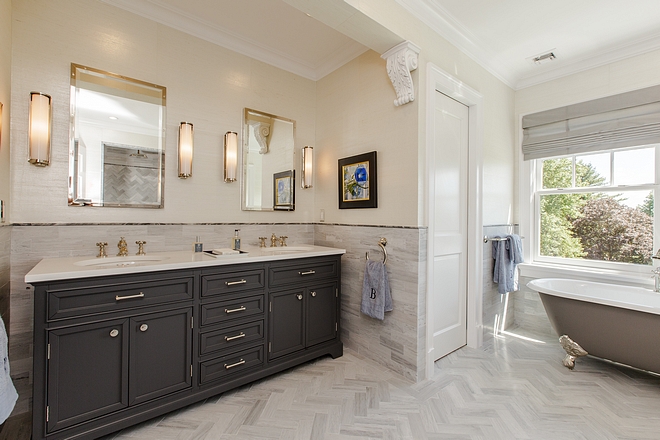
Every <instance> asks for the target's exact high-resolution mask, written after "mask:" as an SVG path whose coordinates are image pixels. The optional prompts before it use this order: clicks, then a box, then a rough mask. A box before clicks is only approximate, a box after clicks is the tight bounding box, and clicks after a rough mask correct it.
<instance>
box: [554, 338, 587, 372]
mask: <svg viewBox="0 0 660 440" xmlns="http://www.w3.org/2000/svg"><path fill="white" fill-rule="evenodd" d="M559 343H560V344H561V346H562V347H563V348H564V350H565V351H566V357H565V358H564V361H563V362H562V363H563V364H564V366H565V367H566V368H568V369H569V370H572V369H573V368H575V360H576V359H577V358H578V357H580V356H586V355H588V354H589V353H587V351H586V350H585V349H584V348H582V347H580V345H579V344H578V343H577V342H575V341H574V340H572V339H571V338H569V337H568V335H562V336H561V337H560V338H559Z"/></svg>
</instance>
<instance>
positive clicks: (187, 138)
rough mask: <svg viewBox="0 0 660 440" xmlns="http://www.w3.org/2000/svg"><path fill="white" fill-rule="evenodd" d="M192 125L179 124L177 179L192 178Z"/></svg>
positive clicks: (186, 123)
mask: <svg viewBox="0 0 660 440" xmlns="http://www.w3.org/2000/svg"><path fill="white" fill-rule="evenodd" d="M192 160H193V125H192V124H191V123H190V122H182V123H181V124H179V177H180V178H182V179H187V178H188V177H190V176H192Z"/></svg>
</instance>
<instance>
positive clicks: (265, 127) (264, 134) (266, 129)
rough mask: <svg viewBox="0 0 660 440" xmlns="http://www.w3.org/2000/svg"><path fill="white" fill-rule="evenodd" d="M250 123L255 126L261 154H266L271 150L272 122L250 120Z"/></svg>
mask: <svg viewBox="0 0 660 440" xmlns="http://www.w3.org/2000/svg"><path fill="white" fill-rule="evenodd" d="M248 124H249V125H251V126H252V127H253V128H254V138H255V139H256V140H257V143H258V144H259V154H266V153H268V151H269V148H268V147H269V145H268V144H269V143H270V142H269V141H268V140H269V139H270V138H269V137H268V136H270V124H269V123H267V122H261V121H254V120H252V119H250V120H248Z"/></svg>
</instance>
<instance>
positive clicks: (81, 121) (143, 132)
mask: <svg viewBox="0 0 660 440" xmlns="http://www.w3.org/2000/svg"><path fill="white" fill-rule="evenodd" d="M164 127H165V87H161V86H158V85H154V84H150V83H146V82H144V81H139V80H136V79H132V78H127V77H124V76H121V75H117V74H113V73H109V72H104V71H102V70H98V69H92V68H89V67H85V66H80V65H77V64H72V65H71V127H70V146H69V205H72V206H111V207H129V208H162V207H163V187H164V165H165V154H164V145H165V136H164Z"/></svg>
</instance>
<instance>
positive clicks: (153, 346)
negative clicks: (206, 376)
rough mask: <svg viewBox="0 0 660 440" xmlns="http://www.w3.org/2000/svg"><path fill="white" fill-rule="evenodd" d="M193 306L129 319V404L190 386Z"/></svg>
mask: <svg viewBox="0 0 660 440" xmlns="http://www.w3.org/2000/svg"><path fill="white" fill-rule="evenodd" d="M191 318H192V308H190V307H188V308H185V309H178V310H173V311H168V312H162V313H153V314H149V315H142V316H138V317H135V318H131V320H130V329H131V330H130V331H131V350H130V351H131V353H130V387H129V404H130V405H135V404H138V403H141V402H144V401H146V400H151V399H155V398H156V397H160V396H164V395H166V394H170V393H173V392H175V391H179V390H182V389H185V388H190V387H191V386H192V328H191Z"/></svg>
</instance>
